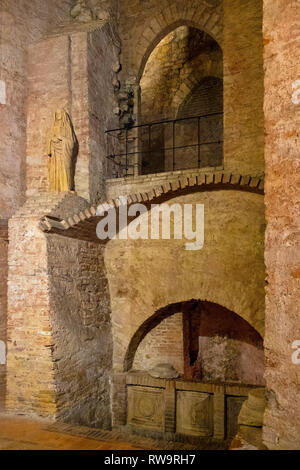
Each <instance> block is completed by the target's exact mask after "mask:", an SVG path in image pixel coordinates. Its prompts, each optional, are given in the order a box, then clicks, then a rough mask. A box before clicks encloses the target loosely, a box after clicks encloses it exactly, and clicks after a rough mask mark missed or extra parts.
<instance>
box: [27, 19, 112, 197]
mask: <svg viewBox="0 0 300 470" xmlns="http://www.w3.org/2000/svg"><path fill="white" fill-rule="evenodd" d="M108 51H109V53H108ZM115 60H116V52H115V48H114V46H113V44H112V32H111V29H110V26H109V25H108V24H106V23H103V22H100V23H98V24H97V23H96V25H94V26H93V29H92V28H91V27H90V26H89V27H87V26H85V25H83V26H82V27H81V28H80V29H75V32H74V31H73V32H72V29H71V31H70V28H66V27H65V28H62V29H61V30H59V33H56V34H53V35H51V36H49V37H47V38H46V39H44V40H43V41H41V42H39V43H38V44H35V45H34V46H32V47H31V48H30V51H29V63H28V74H29V99H28V129H27V168H26V170H27V171H26V175H27V176H26V177H27V195H28V196H32V195H34V194H38V192H40V191H46V190H47V177H48V173H47V159H48V157H47V155H46V142H47V134H48V132H49V129H50V127H51V125H52V121H53V116H54V112H55V110H56V109H57V108H63V107H64V108H65V109H66V110H67V111H68V112H69V114H70V116H71V119H72V122H73V126H74V130H75V133H76V135H77V139H78V141H79V153H78V156H77V162H76V170H75V188H76V191H77V193H78V194H79V195H80V196H82V197H85V198H86V199H89V200H91V201H94V200H99V199H100V198H101V197H102V196H103V176H104V172H105V169H106V167H105V165H106V160H105V152H106V143H105V134H104V131H105V129H106V128H107V122H108V120H110V119H111V116H112V108H113V91H114V89H113V85H112V81H113V77H114V72H113V64H114V63H115ZM57 70H59V71H60V73H59V74H57ZM103 70H105V73H101V72H102V71H103Z"/></svg>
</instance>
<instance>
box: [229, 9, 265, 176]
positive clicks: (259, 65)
mask: <svg viewBox="0 0 300 470" xmlns="http://www.w3.org/2000/svg"><path fill="white" fill-rule="evenodd" d="M223 9H224V19H223V21H224V34H223V60H224V78H223V79H224V164H225V167H226V168H227V169H231V170H232V171H240V172H250V173H251V172H253V171H259V170H260V171H261V172H263V171H264V116H263V96H264V83H263V41H262V0H251V1H247V2H245V1H244V0H224V1H223Z"/></svg>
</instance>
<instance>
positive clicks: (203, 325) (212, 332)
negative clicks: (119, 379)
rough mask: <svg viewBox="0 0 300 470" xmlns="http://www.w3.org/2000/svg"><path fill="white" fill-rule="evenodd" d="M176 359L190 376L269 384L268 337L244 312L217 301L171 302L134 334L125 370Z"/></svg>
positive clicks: (183, 373) (145, 368) (179, 368)
mask: <svg viewBox="0 0 300 470" xmlns="http://www.w3.org/2000/svg"><path fill="white" fill-rule="evenodd" d="M159 363H167V364H170V365H172V366H173V367H174V368H175V369H176V370H177V371H178V372H179V374H180V375H181V376H182V377H183V378H184V379H185V380H186V379H187V380H196V381H202V382H213V383H218V382H219V383H238V384H247V385H256V386H262V385H264V379H263V373H264V352H263V339H262V337H261V336H260V334H259V333H258V332H257V331H256V330H255V329H254V328H253V327H252V326H251V325H250V324H249V323H248V322H247V321H246V320H244V319H243V318H242V317H240V316H239V315H237V314H236V313H234V312H232V311H230V310H228V309H227V308H225V307H223V306H221V305H218V304H215V303H213V302H207V301H200V300H191V301H188V302H182V303H178V304H173V305H169V306H167V307H165V308H163V309H160V310H159V311H157V312H156V313H155V314H154V315H152V316H151V317H150V318H149V319H147V320H146V321H145V322H144V323H143V324H142V325H141V326H140V327H139V329H138V330H137V331H136V333H135V335H134V336H133V338H132V339H131V342H130V345H129V347H128V350H127V354H126V357H125V363H124V370H125V371H129V370H137V371H144V372H146V371H147V372H148V371H149V370H151V369H152V368H153V367H155V366H156V365H157V364H159Z"/></svg>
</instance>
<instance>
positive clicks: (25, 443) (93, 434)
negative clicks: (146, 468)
mask: <svg viewBox="0 0 300 470" xmlns="http://www.w3.org/2000/svg"><path fill="white" fill-rule="evenodd" d="M72 429H73V428H72ZM72 429H70V427H68V426H66V425H53V424H51V423H47V422H44V421H36V420H29V419H25V418H19V417H18V418H15V417H8V416H5V415H0V450H140V449H142V447H138V446H134V445H132V444H130V443H129V442H123V441H117V440H112V439H108V437H110V436H112V437H113V434H112V435H110V434H109V433H107V432H105V431H102V432H101V431H95V430H92V429H89V428H83V427H79V428H78V434H79V435H73V434H72ZM73 432H74V433H76V434H77V432H76V427H75V428H74V431H73ZM103 433H104V434H103ZM83 434H86V436H87V437H84V436H83ZM89 435H90V437H88V436H89ZM101 437H102V439H101ZM103 437H104V439H103ZM105 437H106V438H105Z"/></svg>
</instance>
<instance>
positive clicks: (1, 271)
mask: <svg viewBox="0 0 300 470" xmlns="http://www.w3.org/2000/svg"><path fill="white" fill-rule="evenodd" d="M7 230H8V227H7V220H0V279H1V284H0V343H1V344H0V349H1V354H0V410H1V409H2V408H3V406H4V399H5V390H6V364H5V362H6V354H5V353H4V351H3V349H5V350H6V323H7V250H8V233H7Z"/></svg>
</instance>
